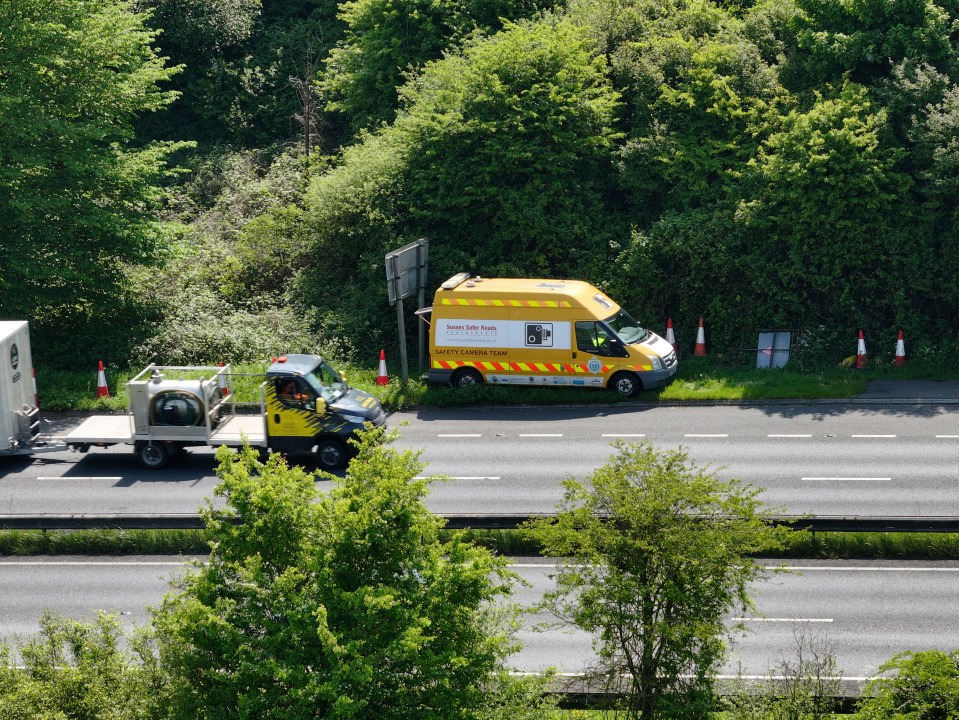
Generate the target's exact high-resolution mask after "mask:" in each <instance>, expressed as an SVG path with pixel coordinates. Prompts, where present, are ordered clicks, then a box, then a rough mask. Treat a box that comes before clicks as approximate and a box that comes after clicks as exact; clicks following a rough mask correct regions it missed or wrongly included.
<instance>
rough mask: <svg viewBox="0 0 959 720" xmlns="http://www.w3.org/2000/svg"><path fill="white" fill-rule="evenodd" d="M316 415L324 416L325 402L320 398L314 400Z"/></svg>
mask: <svg viewBox="0 0 959 720" xmlns="http://www.w3.org/2000/svg"><path fill="white" fill-rule="evenodd" d="M316 414H317V415H326V400H324V399H323V398H321V397H318V398H317V399H316Z"/></svg>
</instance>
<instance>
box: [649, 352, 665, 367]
mask: <svg viewBox="0 0 959 720" xmlns="http://www.w3.org/2000/svg"><path fill="white" fill-rule="evenodd" d="M650 360H652V363H653V370H662V369H663V359H662V358H661V357H659V356H656V355H654V356H653V357H652V358H650Z"/></svg>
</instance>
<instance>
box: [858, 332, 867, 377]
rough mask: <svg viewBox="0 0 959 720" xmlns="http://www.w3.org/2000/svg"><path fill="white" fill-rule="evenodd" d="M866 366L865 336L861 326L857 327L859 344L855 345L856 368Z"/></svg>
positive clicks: (859, 368)
mask: <svg viewBox="0 0 959 720" xmlns="http://www.w3.org/2000/svg"><path fill="white" fill-rule="evenodd" d="M864 367H866V338H865V336H864V335H863V334H862V328H860V329H859V344H858V345H857V346H856V369H857V370H861V369H862V368H864Z"/></svg>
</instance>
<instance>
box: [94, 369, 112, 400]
mask: <svg viewBox="0 0 959 720" xmlns="http://www.w3.org/2000/svg"><path fill="white" fill-rule="evenodd" d="M97 397H110V389H109V388H108V387H107V376H106V374H105V373H104V372H103V360H101V361H100V368H99V369H98V370H97Z"/></svg>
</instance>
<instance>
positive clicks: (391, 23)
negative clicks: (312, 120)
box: [322, 0, 553, 129]
mask: <svg viewBox="0 0 959 720" xmlns="http://www.w3.org/2000/svg"><path fill="white" fill-rule="evenodd" d="M552 4H553V3H552V2H540V1H539V0H444V1H443V2H435V0H399V1H396V0H349V1H348V2H343V3H341V5H340V20H342V21H343V23H344V24H345V25H346V31H345V33H344V36H343V38H342V40H340V42H339V43H338V44H337V46H336V47H335V48H333V50H332V51H331V53H330V55H329V57H328V58H327V59H326V63H327V69H326V72H325V73H324V74H323V82H322V84H323V87H324V89H325V91H326V92H327V94H328V97H329V98H330V107H331V108H332V109H334V110H337V111H340V112H344V113H346V114H347V116H348V117H349V118H350V122H351V124H352V125H353V127H354V129H360V128H371V127H375V126H376V125H378V124H380V123H381V122H388V121H390V120H392V119H393V117H394V114H395V112H396V109H397V106H398V102H399V95H398V92H397V91H398V89H399V88H400V86H402V85H403V84H404V83H405V82H406V80H407V79H408V76H409V75H410V74H412V73H415V72H416V71H418V70H419V69H420V68H422V67H423V65H425V64H426V63H427V62H428V61H431V60H437V59H439V58H440V57H441V55H442V54H443V52H444V51H445V50H448V49H450V48H454V47H456V46H457V45H459V44H461V43H462V42H463V41H464V40H465V39H466V38H467V37H469V36H470V35H471V34H473V33H474V32H477V31H479V32H491V33H493V32H496V31H497V30H499V29H500V28H501V27H502V23H503V20H504V19H505V20H519V19H521V18H524V17H528V16H529V15H531V14H533V12H535V11H536V10H537V9H538V8H539V7H541V6H547V7H548V6H551V5H552Z"/></svg>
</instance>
